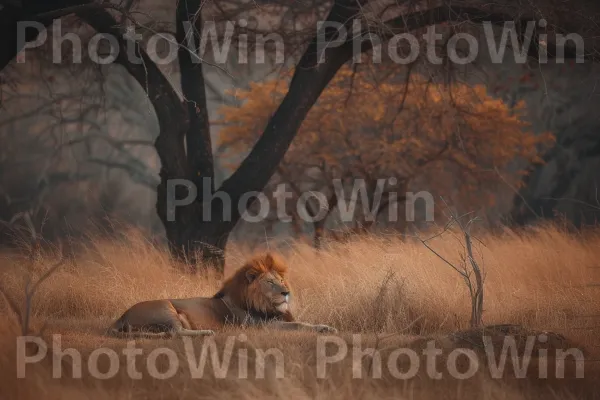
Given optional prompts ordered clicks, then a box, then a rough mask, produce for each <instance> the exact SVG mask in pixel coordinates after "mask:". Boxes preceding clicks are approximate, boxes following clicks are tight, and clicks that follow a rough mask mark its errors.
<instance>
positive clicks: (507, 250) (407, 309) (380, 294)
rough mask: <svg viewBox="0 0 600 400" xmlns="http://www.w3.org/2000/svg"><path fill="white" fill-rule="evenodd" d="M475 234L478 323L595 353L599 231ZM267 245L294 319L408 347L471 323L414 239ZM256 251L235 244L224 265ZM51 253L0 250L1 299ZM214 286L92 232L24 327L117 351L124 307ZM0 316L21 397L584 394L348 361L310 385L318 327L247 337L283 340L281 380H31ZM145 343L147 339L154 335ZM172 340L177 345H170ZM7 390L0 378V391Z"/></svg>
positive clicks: (132, 238) (2, 355) (129, 243)
mask: <svg viewBox="0 0 600 400" xmlns="http://www.w3.org/2000/svg"><path fill="white" fill-rule="evenodd" d="M479 239H480V240H481V242H480V243H478V244H477V246H476V256H477V257H478V261H479V262H480V263H481V265H482V268H483V270H484V273H485V290H486V293H485V299H484V313H483V319H484V323H485V324H520V325H524V326H526V327H528V328H531V329H536V330H548V331H553V332H557V333H560V334H562V335H564V336H567V337H568V338H570V339H572V340H573V341H575V342H576V343H578V344H579V345H580V346H582V347H584V348H586V349H587V350H588V351H591V352H592V353H593V352H594V351H595V350H596V349H597V345H598V339H597V334H596V332H595V329H594V326H595V325H599V324H600V288H595V287H593V286H590V284H591V283H593V282H600V268H598V267H600V263H599V262H598V260H599V259H600V235H598V234H597V233H594V232H588V233H587V234H586V235H585V237H582V236H580V235H579V236H578V235H570V234H567V233H565V232H563V231H561V230H560V229H558V228H556V227H551V226H550V227H544V228H540V229H537V230H533V231H531V232H530V233H528V234H526V235H517V234H514V233H511V232H509V231H506V232H504V233H501V234H495V235H491V234H488V235H483V236H482V237H480V238H479ZM430 245H431V246H432V247H433V248H435V249H436V251H437V252H438V253H440V254H442V255H443V256H444V257H446V258H447V259H448V260H457V259H458V258H459V256H460V249H461V246H460V243H458V242H457V241H456V239H454V238H453V237H452V236H444V237H440V238H437V239H434V240H433V241H432V242H430ZM269 246H270V247H277V249H278V251H280V252H281V253H282V254H283V255H284V257H285V258H286V259H287V262H288V264H289V267H290V281H291V283H292V286H293V288H294V290H293V299H294V300H293V301H294V303H295V304H294V308H295V314H296V315H297V318H298V319H299V320H303V321H307V322H313V323H326V324H329V325H332V326H335V327H337V328H338V329H339V330H340V332H341V334H342V336H348V337H349V335H350V334H351V333H364V334H367V335H371V336H369V337H373V338H375V339H374V340H378V339H376V337H377V335H379V336H380V337H390V336H389V335H392V334H400V335H402V336H397V339H395V340H397V341H399V342H403V343H404V342H406V343H408V342H410V340H412V339H413V338H415V337H417V336H432V337H441V336H443V335H445V334H448V333H450V332H453V331H456V330H459V329H464V328H467V327H468V323H469V316H470V315H469V313H470V303H469V301H470V299H469V296H468V293H467V289H466V286H465V284H464V282H463V281H462V278H461V277H460V276H459V275H458V274H457V273H456V272H455V271H453V270H452V269H450V268H449V267H448V266H447V265H446V264H444V263H443V262H442V261H441V260H440V259H439V258H438V257H436V256H435V255H434V254H432V253H431V252H430V251H429V250H427V249H426V248H425V247H424V246H423V245H422V244H421V243H419V242H418V241H414V242H413V241H410V240H402V239H401V238H399V237H395V236H372V237H361V238H360V239H357V240H354V241H350V242H347V243H329V244H327V245H326V246H325V248H324V249H323V250H322V251H320V252H316V251H315V250H314V249H313V248H311V247H310V246H308V245H305V244H302V243H279V244H276V243H269ZM259 250H260V249H249V248H245V247H243V246H236V245H235V244H234V245H232V246H230V248H229V249H228V253H227V260H226V270H225V273H226V275H228V274H230V273H231V272H232V271H233V270H234V269H235V268H237V267H238V266H240V265H241V264H242V263H243V261H244V260H245V259H246V258H247V257H248V256H249V255H250V254H252V253H254V252H256V251H259ZM263 250H264V249H263ZM56 258H57V256H56V255H53V254H51V253H48V254H45V255H44V257H42V258H41V259H39V260H37V261H35V262H33V263H31V262H29V261H27V260H25V259H23V258H22V257H19V256H18V255H16V254H11V253H8V252H7V253H5V254H3V255H0V282H1V284H2V287H3V288H4V289H5V291H6V292H7V294H8V295H9V296H10V297H12V298H14V299H20V298H21V297H22V294H23V284H24V279H25V277H26V276H28V275H34V276H39V275H41V274H42V273H43V271H44V268H45V267H46V266H49V265H51V264H52V263H53V262H55V259H56ZM219 284H220V282H219V281H218V280H217V279H215V278H214V277H212V276H204V275H202V276H190V275H187V274H184V273H182V272H179V270H178V269H177V268H176V267H175V266H174V265H173V264H172V263H171V261H170V259H169V257H168V255H167V253H166V252H165V250H164V249H162V248H159V247H157V246H156V245H153V244H152V243H150V242H149V241H148V240H147V239H146V238H144V236H143V235H141V234H140V233H139V232H136V231H134V230H131V231H127V232H125V233H124V234H123V236H122V237H120V238H119V239H118V240H116V239H115V240H107V239H97V240H95V241H92V242H90V243H88V244H86V245H85V247H84V248H83V249H82V250H81V251H79V252H78V254H76V255H75V256H74V257H72V258H71V259H70V260H69V261H67V262H66V263H65V264H64V265H63V266H62V267H61V268H60V269H59V270H58V271H57V272H55V273H54V274H53V275H52V276H51V277H50V278H48V279H47V280H46V281H45V282H44V284H43V285H42V286H41V287H40V289H39V290H38V292H37V293H36V295H35V297H34V299H33V303H32V320H33V325H34V328H35V327H38V328H39V327H40V326H41V325H42V324H44V323H47V324H48V328H47V334H49V333H61V334H63V338H64V339H63V340H64V341H66V343H69V344H70V345H71V346H73V347H75V348H79V349H81V350H82V351H84V352H85V351H88V352H89V351H91V350H92V349H93V348H95V347H98V346H100V345H106V344H107V343H108V344H109V345H110V346H114V347H115V348H120V347H123V346H124V343H122V342H119V341H117V340H114V339H107V338H105V337H103V336H102V333H103V331H104V329H105V328H106V327H108V325H109V324H110V323H111V322H112V320H114V319H116V318H118V317H119V316H120V315H121V313H122V312H123V311H124V310H125V309H126V308H127V307H129V306H131V305H132V304H134V303H136V302H139V301H142V300H148V299H156V298H173V297H193V296H210V295H212V294H213V293H215V292H216V290H217V288H218V287H219ZM0 312H1V313H2V314H3V315H5V317H3V319H4V320H6V321H9V322H8V323H6V324H3V325H2V326H1V327H0V332H2V338H3V339H1V340H0V366H1V368H2V371H4V374H5V375H4V379H3V381H4V383H6V384H5V385H0V387H4V389H5V390H6V393H8V394H10V395H11V396H18V398H23V399H29V398H31V399H33V398H35V397H38V396H39V395H40V394H42V393H43V397H44V398H63V399H64V398H67V399H68V398H83V397H87V398H94V399H96V398H98V399H102V398H113V399H114V398H115V395H117V396H119V398H150V397H151V398H165V399H171V398H173V399H175V398H178V399H179V398H280V397H292V398H328V399H331V398H340V399H342V398H344V399H346V398H413V397H414V398H432V399H434V398H486V399H488V398H489V399H492V398H494V399H500V398H507V399H508V398H511V399H512V398H547V397H543V395H542V394H543V393H546V394H547V393H554V394H555V396H557V397H560V398H563V397H564V398H569V396H575V397H573V398H576V396H581V394H578V395H576V394H573V393H574V392H565V393H559V392H560V390H561V388H562V386H560V382H559V385H558V386H556V387H555V386H551V385H550V384H549V383H548V384H546V383H539V382H537V381H531V380H528V381H527V384H522V383H521V384H519V385H520V386H519V385H517V386H515V385H509V384H507V383H505V382H502V381H494V380H491V379H489V378H487V377H486V376H484V375H481V376H480V375H477V377H475V378H473V379H472V380H469V382H462V383H461V382H454V381H451V380H448V379H444V380H442V381H441V382H437V381H431V382H429V383H428V384H423V382H421V383H419V382H417V381H418V379H417V381H410V382H397V381H395V382H392V381H389V380H385V379H383V380H379V381H377V380H351V379H350V375H351V367H349V368H346V370H344V369H342V366H340V367H339V369H338V370H335V371H334V372H335V373H334V374H333V375H332V378H331V379H330V381H319V380H317V379H315V377H314V375H315V370H314V350H312V348H311V344H314V336H313V335H309V334H299V333H273V332H270V333H268V334H267V333H263V332H259V331H256V332H252V333H249V336H251V338H250V341H251V342H252V343H253V345H256V346H259V345H261V343H262V345H266V344H267V343H275V344H276V345H277V346H281V347H282V349H283V350H284V352H285V354H286V357H287V358H289V360H290V363H291V364H292V365H295V366H296V367H295V368H296V369H293V368H294V367H290V368H292V369H291V370H290V371H291V372H290V376H289V377H287V376H286V378H285V379H283V380H275V381H273V380H268V379H267V380H266V381H265V380H262V381H259V382H257V381H252V380H249V381H240V380H230V379H225V380H224V381H218V380H217V381H215V380H210V379H209V380H201V381H192V380H189V379H186V378H185V377H183V376H182V377H179V376H178V377H177V379H176V380H174V381H173V380H171V381H165V382H155V381H152V380H147V379H143V380H142V381H131V380H130V378H128V377H127V376H125V374H124V373H123V374H120V375H118V376H117V377H115V378H113V379H112V380H108V381H106V382H98V381H94V380H93V379H91V378H90V379H88V380H86V379H83V380H66V381H65V380H64V379H62V380H57V379H52V377H51V367H50V365H49V364H48V363H46V364H44V363H40V364H39V365H35V366H31V374H30V375H29V378H28V379H27V380H25V381H15V379H14V372H13V371H14V369H15V367H14V366H15V362H16V361H15V336H16V335H17V334H18V331H17V329H16V325H15V324H14V323H11V322H10V321H12V320H11V319H10V318H9V317H8V316H9V314H10V312H9V310H8V308H7V307H6V306H5V304H4V303H3V302H0ZM595 316H597V317H595ZM217 340H220V339H219V337H217ZM144 343H145V344H144V345H145V346H156V344H155V342H152V341H149V342H144ZM161 343H162V344H163V345H164V344H165V343H164V342H161ZM168 343H170V344H168V345H169V346H173V347H174V348H178V346H179V347H180V344H178V343H176V342H168ZM64 346H65V345H63V347H64ZM311 351H312V353H311ZM311 354H312V355H311ZM9 371H10V372H9ZM28 371H29V370H28ZM544 385H548V387H547V388H546V386H544ZM583 386H585V385H583ZM574 387H575V389H574ZM574 387H567V386H565V389H566V390H567V391H572V390H576V389H581V387H582V385H575V386H574ZM557 390H558V391H557ZM2 391H3V389H1V388H0V396H1V394H2ZM569 393H571V394H569ZM590 393H591V392H590ZM465 396H466V397H465ZM471 396H474V397H471ZM537 396H539V397H537ZM9 398H16V397H9Z"/></svg>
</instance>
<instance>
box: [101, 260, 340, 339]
mask: <svg viewBox="0 0 600 400" xmlns="http://www.w3.org/2000/svg"><path fill="white" fill-rule="evenodd" d="M286 272H287V267H286V265H285V264H284V263H283V262H282V261H281V260H280V259H279V258H277V257H276V256H274V255H273V254H270V253H266V254H265V255H262V256H257V257H254V258H253V259H251V260H250V261H248V262H247V263H246V264H245V265H244V266H243V267H241V268H240V269H239V270H238V271H236V272H235V274H234V275H233V276H232V277H230V278H229V279H228V280H227V281H225V283H224V284H223V287H222V288H221V290H219V291H218V292H217V294H215V295H214V296H213V297H196V298H188V299H165V300H150V301H144V302H141V303H137V304H134V305H133V306H132V307H131V308H129V309H128V310H127V311H125V313H124V314H123V315H122V316H121V317H120V318H119V319H118V320H117V321H116V322H115V323H114V324H113V325H112V327H111V332H110V333H112V334H114V335H118V336H123V335H134V336H175V335H179V336H204V335H214V330H216V329H219V328H222V327H223V326H225V325H226V324H232V325H235V326H266V327H273V328H276V329H284V330H309V331H316V332H320V333H326V332H329V333H336V332H337V330H336V329H335V328H332V327H330V326H327V325H311V324H307V323H303V322H296V321H294V317H293V316H292V313H291V310H290V303H289V300H290V286H289V284H288V283H287V282H286V277H285V275H286Z"/></svg>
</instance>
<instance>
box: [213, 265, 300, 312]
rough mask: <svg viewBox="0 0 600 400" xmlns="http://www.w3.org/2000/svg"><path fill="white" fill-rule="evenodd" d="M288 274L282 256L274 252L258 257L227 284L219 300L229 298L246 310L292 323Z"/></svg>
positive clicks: (219, 295) (234, 275) (239, 270)
mask: <svg viewBox="0 0 600 400" xmlns="http://www.w3.org/2000/svg"><path fill="white" fill-rule="evenodd" d="M286 274H287V266H286V265H285V263H284V262H283V260H282V259H281V258H280V257H278V256H276V255H274V254H272V253H266V254H263V255H259V256H255V257H253V258H251V259H250V260H249V261H247V262H246V264H244V266H242V267H241V268H240V269H238V270H237V271H236V272H235V273H234V274H233V276H231V277H230V278H229V279H227V280H226V281H225V283H223V287H222V288H221V290H219V292H218V293H217V294H216V295H215V297H223V296H225V295H226V296H228V297H229V298H230V299H231V301H233V303H234V304H235V305H236V306H238V307H240V308H242V309H244V310H250V311H255V312H259V313H262V314H266V315H273V316H283V317H285V318H284V319H286V320H292V316H291V310H290V296H291V288H290V285H289V283H288V282H287V279H286Z"/></svg>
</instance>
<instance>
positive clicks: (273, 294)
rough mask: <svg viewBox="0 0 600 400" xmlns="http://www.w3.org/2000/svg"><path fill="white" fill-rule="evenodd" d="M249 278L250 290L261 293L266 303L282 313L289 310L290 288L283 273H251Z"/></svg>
mask: <svg viewBox="0 0 600 400" xmlns="http://www.w3.org/2000/svg"><path fill="white" fill-rule="evenodd" d="M247 279H248V281H249V285H250V288H249V289H250V291H252V292H254V293H256V294H259V295H261V296H262V297H263V301H264V303H267V304H269V305H270V306H271V308H273V309H274V310H277V311H279V312H280V313H285V312H287V311H289V308H290V289H289V285H288V284H287V282H286V281H285V279H284V278H283V277H281V275H279V274H278V273H277V272H275V271H268V272H263V273H261V274H259V275H256V274H252V273H249V274H248V275H247Z"/></svg>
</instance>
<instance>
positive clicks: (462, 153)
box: [217, 67, 553, 201]
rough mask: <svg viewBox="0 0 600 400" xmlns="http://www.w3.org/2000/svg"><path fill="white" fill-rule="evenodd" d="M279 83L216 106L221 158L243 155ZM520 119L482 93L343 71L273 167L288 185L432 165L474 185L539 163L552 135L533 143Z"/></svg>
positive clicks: (273, 103) (283, 86)
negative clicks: (518, 165) (321, 174)
mask: <svg viewBox="0 0 600 400" xmlns="http://www.w3.org/2000/svg"><path fill="white" fill-rule="evenodd" d="M290 76H291V72H290V73H289V75H288V76H286V78H289V77H290ZM287 83H288V80H287V79H277V80H269V81H265V82H260V83H252V84H250V87H249V88H248V89H247V90H238V91H236V92H234V93H232V94H234V95H235V96H236V98H237V99H238V100H240V103H241V106H224V107H222V108H221V109H220V114H221V119H220V120H219V121H217V123H220V124H221V125H222V129H221V132H220V136H219V146H221V147H222V148H224V149H225V150H226V153H227V152H228V153H229V154H230V155H233V154H240V153H244V152H246V151H248V150H249V149H250V148H251V146H252V145H253V144H254V142H255V141H256V140H257V139H258V137H259V135H260V133H261V132H262V130H263V129H264V126H265V125H266V124H267V122H268V119H269V117H270V116H271V114H272V113H273V112H274V111H275V109H276V107H277V105H278V104H279V103H280V102H281V100H282V98H283V96H284V95H285V93H286V92H287ZM523 116H524V104H523V103H522V102H521V103H518V104H516V105H515V106H514V107H513V108H509V107H508V106H507V105H506V104H505V103H504V102H503V101H502V100H501V99H497V98H493V97H491V96H490V95H488V93H487V90H486V88H485V86H483V85H478V86H468V85H465V84H453V85H450V86H443V85H439V84H435V83H431V82H430V81H428V80H427V79H425V78H424V77H423V76H420V75H417V74H413V75H412V76H411V77H410V79H409V80H408V87H407V85H406V81H402V82H395V81H393V80H392V79H387V80H385V81H383V82H375V79H373V76H372V75H371V74H369V73H366V72H356V73H355V72H353V71H352V70H351V69H350V68H347V67H345V68H342V69H341V70H340V71H339V72H338V74H337V75H336V76H335V77H334V79H333V80H332V82H331V83H330V84H329V86H328V87H327V88H326V89H325V90H324V92H323V93H322V95H321V97H320V98H319V100H318V102H317V103H316V105H315V106H314V107H313V108H312V109H311V110H310V112H309V114H308V116H307V118H306V119H305V120H304V122H303V123H302V126H301V128H300V131H299V133H298V135H297V137H296V138H295V139H294V142H293V143H292V146H291V147H290V149H289V150H288V152H287V154H286V156H285V159H284V161H283V163H282V168H284V169H287V170H288V172H289V171H290V170H291V172H292V173H291V174H290V175H293V179H298V180H300V178H298V176H299V174H300V175H301V174H306V171H307V170H308V169H309V168H311V167H317V168H321V169H324V168H326V169H327V171H328V172H329V174H328V175H327V179H330V178H340V177H342V176H351V177H362V178H367V179H378V178H389V177H396V178H397V179H398V181H399V182H408V181H410V180H412V179H414V178H417V177H420V176H423V174H424V173H425V172H426V171H427V170H431V169H432V167H435V168H436V169H437V170H439V169H440V168H444V169H445V167H448V168H453V169H456V170H457V171H459V172H460V173H461V174H462V173H465V175H466V176H468V177H472V178H476V179H474V180H473V181H477V182H481V181H485V180H489V179H491V178H493V177H494V176H495V177H496V178H497V176H496V174H495V173H494V174H493V176H492V174H490V171H496V169H497V170H500V171H501V170H503V169H504V168H506V167H507V166H508V165H509V164H510V163H511V162H513V161H514V160H516V159H520V160H523V161H525V162H526V163H532V162H541V159H540V156H539V155H540V153H539V148H540V146H541V145H546V144H548V143H550V142H551V141H552V140H553V136H552V135H550V134H540V135H535V134H534V133H532V132H531V131H529V130H528V128H529V125H528V123H526V122H525V121H524V120H523ZM231 167H233V165H232V166H231ZM513 172H514V171H513ZM516 175H518V174H516ZM443 183H444V182H431V185H436V184H443ZM470 183H473V182H470ZM470 183H469V180H468V179H460V182H458V184H465V185H466V184H470ZM454 184H456V182H453V185H454ZM492 201H493V200H492Z"/></svg>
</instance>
